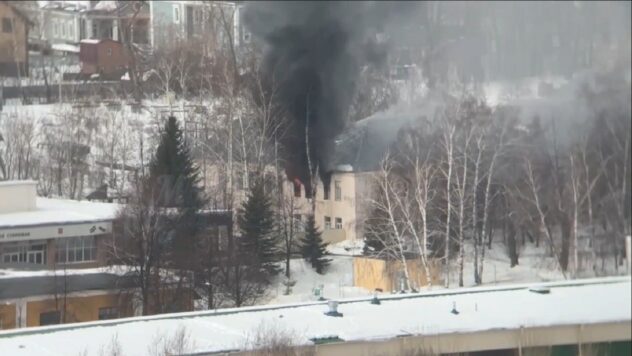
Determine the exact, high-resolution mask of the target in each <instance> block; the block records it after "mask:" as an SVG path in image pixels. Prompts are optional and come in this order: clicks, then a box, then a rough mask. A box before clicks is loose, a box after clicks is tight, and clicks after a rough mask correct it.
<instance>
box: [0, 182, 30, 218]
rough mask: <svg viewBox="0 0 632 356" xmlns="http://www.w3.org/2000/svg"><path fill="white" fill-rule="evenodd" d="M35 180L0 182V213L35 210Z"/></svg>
mask: <svg viewBox="0 0 632 356" xmlns="http://www.w3.org/2000/svg"><path fill="white" fill-rule="evenodd" d="M36 187H37V182H34V181H6V182H0V214H6V213H14V212H20V211H32V210H35V198H36V196H37V194H36Z"/></svg>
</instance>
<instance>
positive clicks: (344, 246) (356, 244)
mask: <svg viewBox="0 0 632 356" xmlns="http://www.w3.org/2000/svg"><path fill="white" fill-rule="evenodd" d="M363 248H364V242H363V241H362V240H359V239H358V240H344V241H341V242H338V243H335V244H329V245H327V252H329V253H331V254H332V255H340V256H358V255H361V254H362V249H363Z"/></svg>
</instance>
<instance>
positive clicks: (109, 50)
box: [108, 48, 112, 57]
mask: <svg viewBox="0 0 632 356" xmlns="http://www.w3.org/2000/svg"><path fill="white" fill-rule="evenodd" d="M108 57H112V48H108Z"/></svg>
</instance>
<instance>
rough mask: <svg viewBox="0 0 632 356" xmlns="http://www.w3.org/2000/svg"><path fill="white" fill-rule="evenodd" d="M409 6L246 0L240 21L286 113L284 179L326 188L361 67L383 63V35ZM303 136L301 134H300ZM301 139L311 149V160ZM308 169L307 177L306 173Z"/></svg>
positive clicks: (282, 142) (372, 3) (283, 144)
mask: <svg viewBox="0 0 632 356" xmlns="http://www.w3.org/2000/svg"><path fill="white" fill-rule="evenodd" d="M414 6H417V4H415V3H414V2H401V3H399V2H385V3H380V2H327V1H322V2H321V1H318V2H305V1H299V2H286V1H282V2H252V3H248V4H247V5H246V8H245V12H244V22H245V24H246V27H247V28H248V30H249V31H250V32H251V33H252V34H253V36H254V37H255V38H256V39H258V40H261V41H262V42H263V43H264V44H265V49H264V50H265V52H264V62H263V65H262V67H263V71H264V74H265V76H266V77H267V81H266V82H267V83H268V85H269V86H272V85H274V86H275V88H273V89H271V90H274V92H275V95H276V96H277V98H278V100H279V101H280V104H281V105H283V107H284V108H285V110H286V112H287V115H288V117H287V118H286V120H287V123H286V125H287V130H285V132H286V134H285V135H284V136H283V137H282V138H281V144H282V146H283V151H284V158H285V161H286V166H285V171H286V174H287V177H288V179H290V180H291V181H294V182H296V181H297V180H298V181H300V182H301V183H303V184H304V185H305V187H307V189H308V194H310V192H309V188H308V187H310V186H311V184H310V183H311V179H310V178H311V177H312V176H314V175H315V174H316V173H318V174H319V175H320V178H321V180H322V181H323V182H324V183H325V184H326V185H328V183H329V182H328V180H329V179H328V178H327V177H328V172H330V171H331V170H332V169H333V168H334V167H333V166H332V165H333V163H332V161H333V159H332V155H333V153H334V152H333V150H334V146H335V142H334V140H335V137H336V136H337V135H338V134H339V133H340V132H341V131H342V130H343V129H344V127H345V124H346V117H347V112H348V110H349V105H350V103H351V100H352V98H353V95H354V91H355V83H356V79H357V77H358V74H359V70H360V69H361V68H362V66H364V65H367V64H374V65H379V64H384V62H385V58H386V51H385V48H386V46H385V42H381V41H380V40H378V37H379V36H378V34H380V35H384V34H386V33H387V30H388V28H389V26H390V25H389V22H391V23H392V22H393V21H392V20H393V19H398V20H401V19H402V18H403V17H404V15H405V14H407V13H410V10H411V9H412V8H413V7H414ZM306 133H307V135H306ZM306 140H307V141H308V143H309V160H308V154H307V147H308V146H307V145H306ZM309 163H311V169H312V172H310V170H309V167H310V164H309Z"/></svg>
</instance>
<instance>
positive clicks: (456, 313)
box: [450, 302, 459, 315]
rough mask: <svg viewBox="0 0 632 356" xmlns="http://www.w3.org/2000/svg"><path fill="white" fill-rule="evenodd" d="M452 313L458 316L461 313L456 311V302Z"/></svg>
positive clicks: (453, 304) (453, 303)
mask: <svg viewBox="0 0 632 356" xmlns="http://www.w3.org/2000/svg"><path fill="white" fill-rule="evenodd" d="M450 313H452V314H454V315H458V314H459V311H458V310H456V302H452V311H451V312H450Z"/></svg>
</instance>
